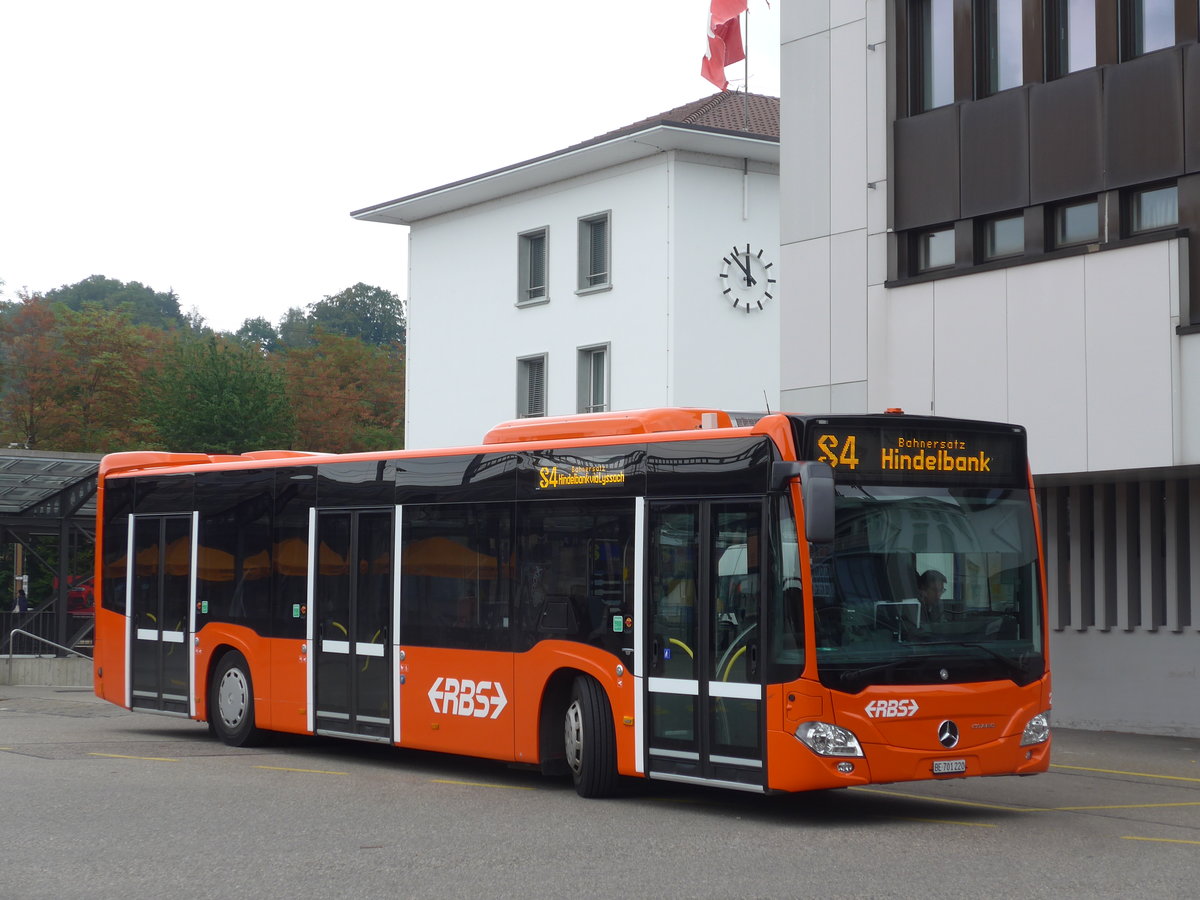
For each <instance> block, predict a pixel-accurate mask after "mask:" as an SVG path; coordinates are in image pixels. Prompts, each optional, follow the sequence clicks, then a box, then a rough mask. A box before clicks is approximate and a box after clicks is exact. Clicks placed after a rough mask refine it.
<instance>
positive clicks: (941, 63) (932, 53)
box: [910, 0, 954, 112]
mask: <svg viewBox="0 0 1200 900" xmlns="http://www.w3.org/2000/svg"><path fill="white" fill-rule="evenodd" d="M910 10H911V12H912V16H911V18H910V21H911V22H912V23H913V26H914V27H913V28H912V29H911V31H910V34H911V35H912V41H911V43H912V48H911V51H910V54H911V55H910V58H911V59H912V60H913V62H914V64H915V69H916V70H915V71H914V72H913V73H912V85H913V106H914V108H915V111H916V112H924V111H925V110H929V109H935V108H936V107H939V106H946V105H947V104H949V103H953V102H954V0H913V3H912V6H911V7H910Z"/></svg>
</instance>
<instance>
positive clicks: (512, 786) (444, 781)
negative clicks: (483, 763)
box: [430, 778, 537, 791]
mask: <svg viewBox="0 0 1200 900" xmlns="http://www.w3.org/2000/svg"><path fill="white" fill-rule="evenodd" d="M430 780H431V781H432V782H433V783H434V784H457V785H460V786H462V787H487V788H502V789H504V790H509V791H533V790H537V788H531V787H526V786H525V785H522V784H487V783H486V782H483V781H453V780H451V779H449V778H432V779H430Z"/></svg>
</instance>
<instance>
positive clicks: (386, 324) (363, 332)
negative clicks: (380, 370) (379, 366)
mask: <svg viewBox="0 0 1200 900" xmlns="http://www.w3.org/2000/svg"><path fill="white" fill-rule="evenodd" d="M308 319H309V321H310V322H311V323H312V324H313V325H314V326H316V327H319V328H324V329H325V330H326V331H328V332H330V333H331V334H340V335H343V336H344V337H352V338H358V339H359V340H360V341H363V342H364V343H367V344H374V345H376V346H379V347H386V346H389V345H393V344H401V345H402V344H403V343H404V337H405V328H406V322H405V317H404V304H403V303H401V301H400V298H399V297H397V296H396V295H395V294H393V293H392V292H391V291H385V290H384V289H383V288H379V287H372V286H371V285H369V284H363V283H362V282H361V281H360V282H359V283H358V284H356V285H354V286H353V287H348V288H346V290H344V291H342V292H341V293H338V294H334V295H333V296H331V297H326V298H325V299H323V300H318V301H317V302H316V303H314V304H312V305H311V306H310V307H309V309H308Z"/></svg>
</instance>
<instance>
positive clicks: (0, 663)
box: [0, 656, 92, 687]
mask: <svg viewBox="0 0 1200 900" xmlns="http://www.w3.org/2000/svg"><path fill="white" fill-rule="evenodd" d="M0 684H30V685H46V686H52V687H90V686H91V684H92V661H91V660H90V659H74V658H73V659H45V658H39V657H30V656H14V657H7V656H0Z"/></svg>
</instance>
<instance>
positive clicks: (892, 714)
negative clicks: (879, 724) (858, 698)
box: [865, 700, 920, 719]
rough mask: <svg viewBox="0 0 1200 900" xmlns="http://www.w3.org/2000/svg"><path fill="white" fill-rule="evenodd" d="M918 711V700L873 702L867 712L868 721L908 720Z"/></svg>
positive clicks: (869, 704) (868, 706) (868, 705)
mask: <svg viewBox="0 0 1200 900" xmlns="http://www.w3.org/2000/svg"><path fill="white" fill-rule="evenodd" d="M918 709H920V707H919V706H917V701H916V700H872V701H871V702H870V703H868V704H867V706H866V710H865V712H866V714H867V718H868V719H907V718H908V717H909V716H915V715H916V714H917V710H918Z"/></svg>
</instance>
